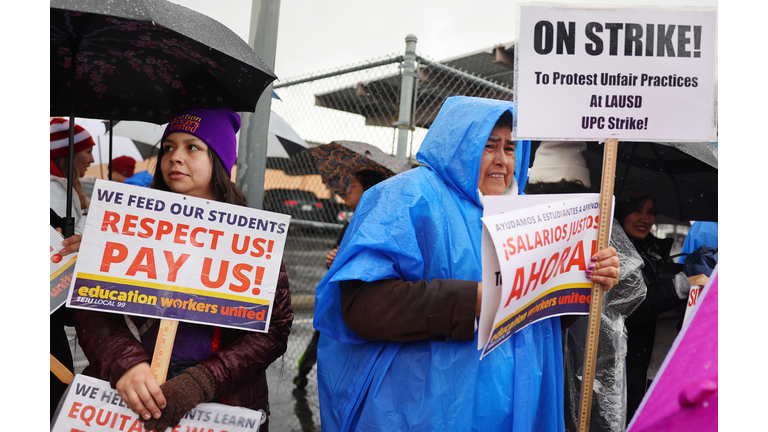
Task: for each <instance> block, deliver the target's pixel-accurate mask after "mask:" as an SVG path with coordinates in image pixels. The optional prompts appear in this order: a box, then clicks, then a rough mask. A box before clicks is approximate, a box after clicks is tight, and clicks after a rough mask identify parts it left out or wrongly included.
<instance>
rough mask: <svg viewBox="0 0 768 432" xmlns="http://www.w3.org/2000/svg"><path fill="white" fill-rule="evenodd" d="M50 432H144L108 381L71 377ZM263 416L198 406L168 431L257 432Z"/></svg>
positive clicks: (217, 406)
mask: <svg viewBox="0 0 768 432" xmlns="http://www.w3.org/2000/svg"><path fill="white" fill-rule="evenodd" d="M57 411H58V412H57V415H56V416H55V417H54V423H53V427H52V428H51V432H101V431H109V432H116V431H123V432H129V431H134V432H144V431H145V429H144V423H143V422H142V420H141V419H140V418H139V416H138V415H136V414H134V413H133V411H131V410H130V408H128V406H127V405H126V404H125V402H124V401H123V399H122V398H121V397H120V395H119V394H118V393H117V390H115V389H113V388H111V387H110V385H109V382H107V381H102V380H100V379H96V378H92V377H89V376H85V375H80V374H78V375H75V379H74V380H73V381H72V384H70V385H69V388H68V389H67V393H66V395H65V397H64V398H63V400H62V402H60V404H59V407H58V410H57ZM263 416H264V413H263V412H262V411H254V410H250V409H247V408H241V407H234V406H230V405H224V404H219V403H201V404H198V405H197V406H196V407H194V408H192V409H191V410H190V411H189V412H188V413H186V414H185V415H184V417H182V418H181V421H180V422H179V425H178V426H176V427H174V428H168V429H167V430H166V431H170V432H193V431H194V432H258V430H259V427H260V426H261V423H262V421H263Z"/></svg>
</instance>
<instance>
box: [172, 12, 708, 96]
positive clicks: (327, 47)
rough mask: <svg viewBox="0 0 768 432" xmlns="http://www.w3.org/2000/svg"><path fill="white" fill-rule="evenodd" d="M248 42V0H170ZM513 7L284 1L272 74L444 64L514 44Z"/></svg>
mask: <svg viewBox="0 0 768 432" xmlns="http://www.w3.org/2000/svg"><path fill="white" fill-rule="evenodd" d="M170 1H172V2H174V3H178V4H181V5H183V6H186V7H188V8H190V9H193V10H196V11H198V12H200V13H203V14H205V15H208V16H210V17H212V18H214V19H216V20H218V21H219V22H221V23H222V24H224V25H226V26H227V27H229V28H230V29H232V30H233V31H234V32H235V33H237V34H238V35H240V36H241V37H242V38H243V39H244V40H246V41H247V39H248V29H249V26H250V16H251V13H250V11H251V5H252V3H253V0H220V1H211V0H170ZM518 3H523V2H518V1H514V0H476V1H468V0H439V1H438V0H418V1H414V0H387V1H367V0H365V1H364V0H322V1H319V0H281V1H280V17H279V23H278V35H277V51H276V52H277V54H276V58H275V68H274V70H275V73H276V74H277V76H278V78H279V79H280V81H283V82H285V81H286V80H287V79H288V78H292V77H296V76H299V75H307V74H312V73H315V72H319V71H325V70H327V69H331V68H338V67H342V66H349V65H351V64H357V63H360V62H363V61H366V60H371V59H375V58H378V57H381V56H385V55H389V54H401V53H402V52H403V51H404V50H405V37H406V36H407V35H408V34H414V35H416V37H417V38H418V43H417V46H416V52H417V53H418V54H419V55H421V56H423V57H426V58H431V59H433V60H444V59H447V58H452V57H456V56H459V55H462V54H466V53H470V52H474V51H478V50H481V49H485V48H490V47H492V46H494V45H496V44H502V43H506V42H511V41H513V40H515V39H516V35H515V19H516V18H515V17H516V7H517V4H518ZM560 3H565V4H586V3H588V4H595V5H599V4H613V5H617V4H619V5H624V4H626V5H656V6H658V5H669V6H713V7H716V6H717V1H716V0H644V1H643V0H625V1H622V0H610V1H605V0H590V1H588V2H585V1H569V0H564V1H561V2H560Z"/></svg>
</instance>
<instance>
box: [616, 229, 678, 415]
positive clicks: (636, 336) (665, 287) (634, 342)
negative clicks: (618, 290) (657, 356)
mask: <svg viewBox="0 0 768 432" xmlns="http://www.w3.org/2000/svg"><path fill="white" fill-rule="evenodd" d="M632 242H633V243H634V245H635V247H636V248H637V252H638V253H639V254H640V256H641V257H642V258H643V263H644V264H645V265H644V267H643V279H644V281H645V285H646V287H647V289H648V290H647V293H646V296H645V300H643V302H642V303H640V305H639V306H638V307H637V309H635V311H634V312H632V314H631V315H630V316H629V317H627V320H626V322H625V324H626V327H627V334H628V339H627V421H629V420H630V419H631V418H632V416H633V415H634V412H635V410H637V407H638V406H639V405H640V402H641V401H642V399H643V396H644V395H645V390H646V385H647V378H646V375H647V372H648V366H649V365H650V363H651V354H652V353H653V344H654V340H655V337H656V318H658V316H659V315H661V314H662V313H664V312H667V311H669V310H672V309H675V308H684V307H685V303H686V300H687V299H686V298H683V299H681V298H680V297H679V296H678V294H677V291H676V290H675V278H676V275H677V274H682V264H674V263H672V262H671V260H670V258H669V254H670V250H671V249H672V243H673V242H674V239H671V238H669V239H657V238H656V237H654V236H653V235H651V234H649V235H648V236H647V237H646V238H645V239H644V240H636V239H632ZM683 276H684V274H683ZM685 281H686V282H687V279H685ZM678 283H680V278H679V277H678Z"/></svg>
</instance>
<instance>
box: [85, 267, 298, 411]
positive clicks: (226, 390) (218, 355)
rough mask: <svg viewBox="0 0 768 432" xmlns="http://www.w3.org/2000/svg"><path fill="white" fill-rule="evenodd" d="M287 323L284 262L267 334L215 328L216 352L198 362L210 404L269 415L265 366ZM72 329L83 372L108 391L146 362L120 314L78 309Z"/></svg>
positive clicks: (281, 343)
mask: <svg viewBox="0 0 768 432" xmlns="http://www.w3.org/2000/svg"><path fill="white" fill-rule="evenodd" d="M292 323H293V309H292V308H291V293H290V291H289V287H288V275H287V274H286V272H285V264H281V266H280V276H279V278H278V281H277V290H276V291H275V300H274V306H273V309H272V318H271V320H270V324H269V331H268V332H267V333H257V332H251V331H245V330H236V329H231V328H223V327H222V328H220V341H219V344H218V345H219V347H220V349H219V350H218V351H217V352H214V353H213V354H211V355H210V357H208V359H206V360H203V361H201V362H200V364H202V365H204V366H205V367H206V368H207V369H208V370H209V371H210V372H211V374H212V375H213V376H214V378H216V385H217V390H216V394H215V397H214V401H217V400H218V399H217V398H221V401H223V402H225V403H227V404H229V405H233V406H241V407H245V408H250V409H253V410H258V409H263V410H264V411H265V412H266V413H267V414H269V401H268V399H267V396H268V393H269V390H268V389H267V377H266V374H265V371H266V369H267V367H268V366H269V365H270V364H271V363H272V362H273V361H275V360H276V359H277V358H278V357H280V356H281V355H283V353H285V349H286V347H287V346H288V335H289V334H290V333H291V324H292ZM75 328H76V329H77V336H78V339H79V343H80V346H81V347H82V349H83V352H84V353H85V355H86V357H87V358H88V362H89V365H88V367H86V368H85V370H84V371H83V373H84V374H85V375H89V376H93V377H96V378H99V379H103V380H107V381H109V383H110V384H111V385H112V387H113V388H114V387H115V385H116V384H117V381H118V380H119V379H120V377H121V376H122V375H123V373H124V372H125V371H126V370H128V369H130V368H131V367H133V366H135V365H136V364H138V363H140V362H143V361H146V362H151V360H152V353H151V352H149V351H148V350H147V349H145V348H144V346H142V344H141V343H140V342H139V341H138V340H136V338H135V337H134V336H133V334H131V332H130V330H129V329H128V325H127V324H126V323H125V318H124V316H123V315H120V314H113V313H104V312H95V311H89V310H78V311H77V312H76V314H75Z"/></svg>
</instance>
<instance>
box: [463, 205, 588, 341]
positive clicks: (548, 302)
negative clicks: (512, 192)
mask: <svg viewBox="0 0 768 432" xmlns="http://www.w3.org/2000/svg"><path fill="white" fill-rule="evenodd" d="M488 198H490V199H488ZM598 203H599V195H598V194H567V195H566V194H563V195H528V196H501V197H486V203H485V209H484V213H483V214H484V216H483V218H482V219H483V233H484V235H483V245H482V247H483V255H482V257H483V299H482V302H483V303H482V307H481V316H480V329H479V337H478V344H479V345H478V348H479V349H480V348H482V349H483V353H482V355H481V356H485V355H487V354H488V353H489V352H491V351H492V350H493V349H494V348H496V347H497V346H498V345H499V344H501V343H502V342H504V341H505V340H507V339H509V337H510V336H511V335H512V334H514V333H515V332H517V331H518V330H520V329H522V328H524V327H525V326H527V325H528V324H531V323H533V322H536V321H539V320H542V319H545V318H549V317H552V316H557V315H574V314H576V315H586V314H588V313H589V303H590V296H591V288H592V283H591V281H590V280H589V279H588V278H587V277H586V273H585V271H586V270H587V267H588V266H589V264H590V258H591V257H592V255H594V254H595V253H596V252H597V250H596V248H597V226H598V215H599V204H598ZM488 239H490V242H492V244H490V243H489V242H488ZM491 250H493V253H491V252H490V251H491ZM499 288H500V289H499ZM486 297H488V299H486ZM490 316H493V319H491V318H490Z"/></svg>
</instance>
